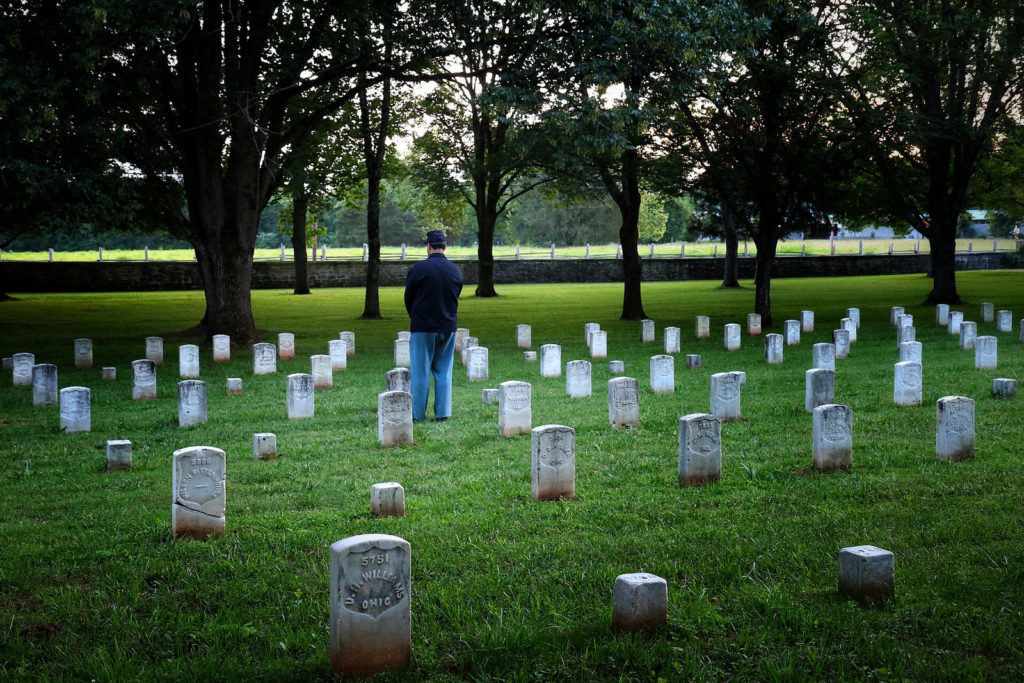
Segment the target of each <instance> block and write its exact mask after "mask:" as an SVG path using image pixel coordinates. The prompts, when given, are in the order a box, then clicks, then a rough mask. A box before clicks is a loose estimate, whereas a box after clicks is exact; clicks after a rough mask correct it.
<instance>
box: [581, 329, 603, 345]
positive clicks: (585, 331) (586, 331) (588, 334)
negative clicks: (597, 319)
mask: <svg viewBox="0 0 1024 683" xmlns="http://www.w3.org/2000/svg"><path fill="white" fill-rule="evenodd" d="M600 329H601V325H600V324H599V323H584V324H583V340H584V341H585V342H586V343H587V348H588V349H589V348H590V338H591V337H593V336H594V333H595V332H597V331H598V330H600Z"/></svg>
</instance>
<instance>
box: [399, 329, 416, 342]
mask: <svg viewBox="0 0 1024 683" xmlns="http://www.w3.org/2000/svg"><path fill="white" fill-rule="evenodd" d="M395 339H404V340H406V341H409V340H410V339H412V332H410V331H409V330H399V331H398V336H397V337H395Z"/></svg>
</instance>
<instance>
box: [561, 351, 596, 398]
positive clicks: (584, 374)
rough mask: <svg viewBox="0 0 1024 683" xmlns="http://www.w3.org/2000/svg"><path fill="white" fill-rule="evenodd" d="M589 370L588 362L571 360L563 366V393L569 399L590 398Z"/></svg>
mask: <svg viewBox="0 0 1024 683" xmlns="http://www.w3.org/2000/svg"><path fill="white" fill-rule="evenodd" d="M591 370H592V368H591V365H590V361H588V360H571V361H569V362H568V363H566V364H565V393H566V394H567V395H568V396H569V397H570V398H587V397H588V396H590V394H591Z"/></svg>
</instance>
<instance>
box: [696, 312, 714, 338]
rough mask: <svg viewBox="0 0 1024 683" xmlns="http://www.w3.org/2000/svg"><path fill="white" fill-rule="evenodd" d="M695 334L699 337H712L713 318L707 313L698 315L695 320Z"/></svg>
mask: <svg viewBox="0 0 1024 683" xmlns="http://www.w3.org/2000/svg"><path fill="white" fill-rule="evenodd" d="M694 327H695V329H694V336H696V337H697V339H709V338H710V337H711V318H710V317H709V316H706V315H698V316H697V318H696V320H695V321H694Z"/></svg>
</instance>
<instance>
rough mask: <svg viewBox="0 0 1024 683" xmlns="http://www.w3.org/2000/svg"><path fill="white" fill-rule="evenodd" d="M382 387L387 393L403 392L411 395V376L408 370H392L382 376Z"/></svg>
mask: <svg viewBox="0 0 1024 683" xmlns="http://www.w3.org/2000/svg"><path fill="white" fill-rule="evenodd" d="M384 386H385V388H386V389H387V390H388V391H404V392H405V393H407V394H411V393H412V374H411V373H410V372H409V368H393V369H391V370H388V371H387V374H386V375H385V376H384Z"/></svg>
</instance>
